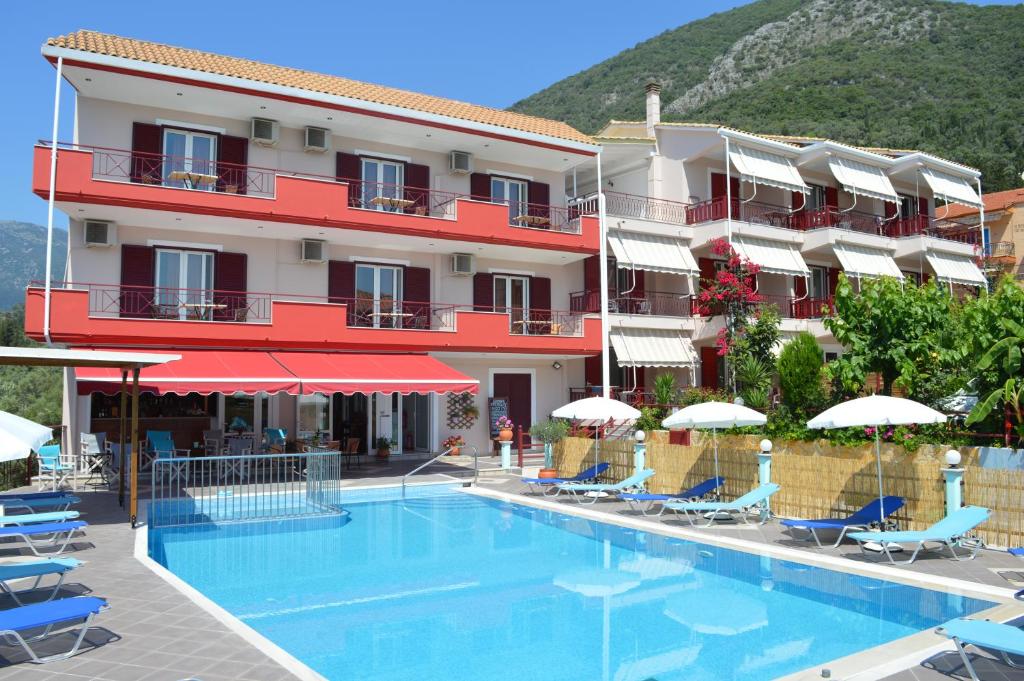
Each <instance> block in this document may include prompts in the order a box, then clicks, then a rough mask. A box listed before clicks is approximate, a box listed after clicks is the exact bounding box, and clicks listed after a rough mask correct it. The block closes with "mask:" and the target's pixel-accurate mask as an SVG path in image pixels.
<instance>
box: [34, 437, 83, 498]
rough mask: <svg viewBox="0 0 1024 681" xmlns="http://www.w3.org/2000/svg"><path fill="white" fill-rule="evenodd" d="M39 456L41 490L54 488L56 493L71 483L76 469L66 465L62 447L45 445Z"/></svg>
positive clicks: (41, 448)
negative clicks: (49, 487) (64, 485)
mask: <svg viewBox="0 0 1024 681" xmlns="http://www.w3.org/2000/svg"><path fill="white" fill-rule="evenodd" d="M37 453H38V454H39V460H38V461H39V489H44V488H46V487H48V486H52V488H53V490H54V491H56V490H57V489H58V488H59V487H60V486H61V485H63V484H65V483H67V482H69V480H70V478H71V476H72V474H73V473H74V472H75V467H74V466H71V465H69V464H66V463H64V460H63V459H64V457H63V456H62V455H61V451H60V445H43V446H42V447H40V448H39V449H38V451H37Z"/></svg>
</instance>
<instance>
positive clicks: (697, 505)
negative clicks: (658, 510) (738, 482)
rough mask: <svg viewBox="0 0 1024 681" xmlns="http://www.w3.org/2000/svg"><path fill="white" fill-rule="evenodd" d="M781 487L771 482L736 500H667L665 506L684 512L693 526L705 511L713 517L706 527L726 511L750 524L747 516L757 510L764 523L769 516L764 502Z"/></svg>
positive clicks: (709, 519) (761, 521)
mask: <svg viewBox="0 0 1024 681" xmlns="http://www.w3.org/2000/svg"><path fill="white" fill-rule="evenodd" d="M779 489H781V488H780V487H779V485H778V484H777V483H774V482H770V483H768V484H767V485H761V486H760V487H757V488H755V489H752V490H750V491H749V492H747V493H746V494H744V495H743V496H742V497H740V498H738V499H736V500H734V501H666V502H665V508H666V509H668V510H672V511H675V512H676V513H682V514H683V516H685V517H686V519H687V520H689V521H690V524H691V525H693V526H696V525H697V523H695V522H694V520H695V519H696V518H697V517H698V516H700V515H701V514H703V513H710V514H711V517H710V518H708V521H707V523H705V524H704V527H710V526H711V524H712V523H713V522H715V521H716V520H718V514H719V513H726V514H728V515H729V516H730V517H732V516H733V515H734V514H738V515H739V517H740V518H742V519H743V522H745V523H747V524H748V525H749V524H750V520H748V519H747V516H748V515H750V514H751V513H753V512H754V511H755V510H756V511H757V515H758V517H759V519H760V521H759V522H760V523H761V524H762V525H764V524H765V522H767V520H768V516H769V512H768V506H767V504H765V503H764V502H766V501H767V500H768V497H770V496H771V495H773V494H775V493H776V492H778V491H779Z"/></svg>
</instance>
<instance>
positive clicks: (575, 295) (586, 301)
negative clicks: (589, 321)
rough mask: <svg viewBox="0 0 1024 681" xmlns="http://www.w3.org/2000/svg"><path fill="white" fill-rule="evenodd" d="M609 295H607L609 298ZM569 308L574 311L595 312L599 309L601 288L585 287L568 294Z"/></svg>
mask: <svg viewBox="0 0 1024 681" xmlns="http://www.w3.org/2000/svg"><path fill="white" fill-rule="evenodd" d="M610 297H611V295H609V298H610ZM569 309H570V310H571V311H572V312H576V313H596V312H600V311H601V290H600V289H587V290H586V291H574V292H572V293H570V294H569Z"/></svg>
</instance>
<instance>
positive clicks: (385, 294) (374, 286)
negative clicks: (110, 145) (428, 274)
mask: <svg viewBox="0 0 1024 681" xmlns="http://www.w3.org/2000/svg"><path fill="white" fill-rule="evenodd" d="M355 308H356V324H357V325H358V326H371V327H373V328H375V329H400V328H402V319H403V313H402V268H401V267H392V266H385V265H356V304H355Z"/></svg>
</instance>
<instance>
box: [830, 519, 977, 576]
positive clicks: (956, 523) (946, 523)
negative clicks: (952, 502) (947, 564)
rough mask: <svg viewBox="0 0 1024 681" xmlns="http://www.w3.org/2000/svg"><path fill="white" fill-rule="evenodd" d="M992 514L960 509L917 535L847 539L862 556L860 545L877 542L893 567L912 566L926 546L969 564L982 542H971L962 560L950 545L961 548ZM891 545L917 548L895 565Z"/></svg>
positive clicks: (853, 535)
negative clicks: (928, 544) (903, 564)
mask: <svg viewBox="0 0 1024 681" xmlns="http://www.w3.org/2000/svg"><path fill="white" fill-rule="evenodd" d="M991 513H992V512H991V511H989V510H988V509H987V508H982V507H981V506H964V507H963V508H961V509H959V510H956V511H954V512H953V513H950V514H949V515H948V516H946V517H945V518H943V519H942V520H940V521H939V522H937V523H935V524H934V525H932V526H931V527H929V528H928V529H926V530H921V531H909V530H908V531H904V532H851V533H849V534H848V535H846V536H848V537H849V538H850V539H854V540H856V541H857V543H858V544H859V545H860V550H861V552H862V553H866V552H865V549H864V544H866V543H867V542H877V543H878V544H880V545H881V547H882V553H884V554H885V556H886V557H887V558H888V559H889V562H890V563H892V564H893V565H896V564H897V563H913V562H914V559H915V558H917V554H918V553H920V552H921V549H923V548H924V547H925V546H924V545H925V544H926V543H933V544H940V545H941V546H940V547H939V548H942V546H945V547H947V548H948V549H949V552H950V553H952V554H953V558H955V559H957V560H971V559H972V558H974V557H975V556H977V555H978V551H979V550H981V547H982V542H981V541H980V540H972V541H971V542H970V544H971V555H970V556H969V557H968V558H966V559H964V558H961V557H960V556H958V555H957V553H956V550H955V549H954V548H953V545H954V544H963V543H965V542H964V541H963V539H964V536H965V535H966V534H967V533H968V532H970V531H971V530H973V529H974V528H976V527H977V526H978V525H981V524H982V523H983V522H985V521H986V520H988V517H989V515H990V514H991ZM893 544H897V545H899V544H917V546H916V547H915V548H914V553H913V554H911V556H910V558H909V559H907V560H901V561H897V560H894V559H893V557H892V553H891V552H890V551H889V546H890V545H893Z"/></svg>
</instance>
